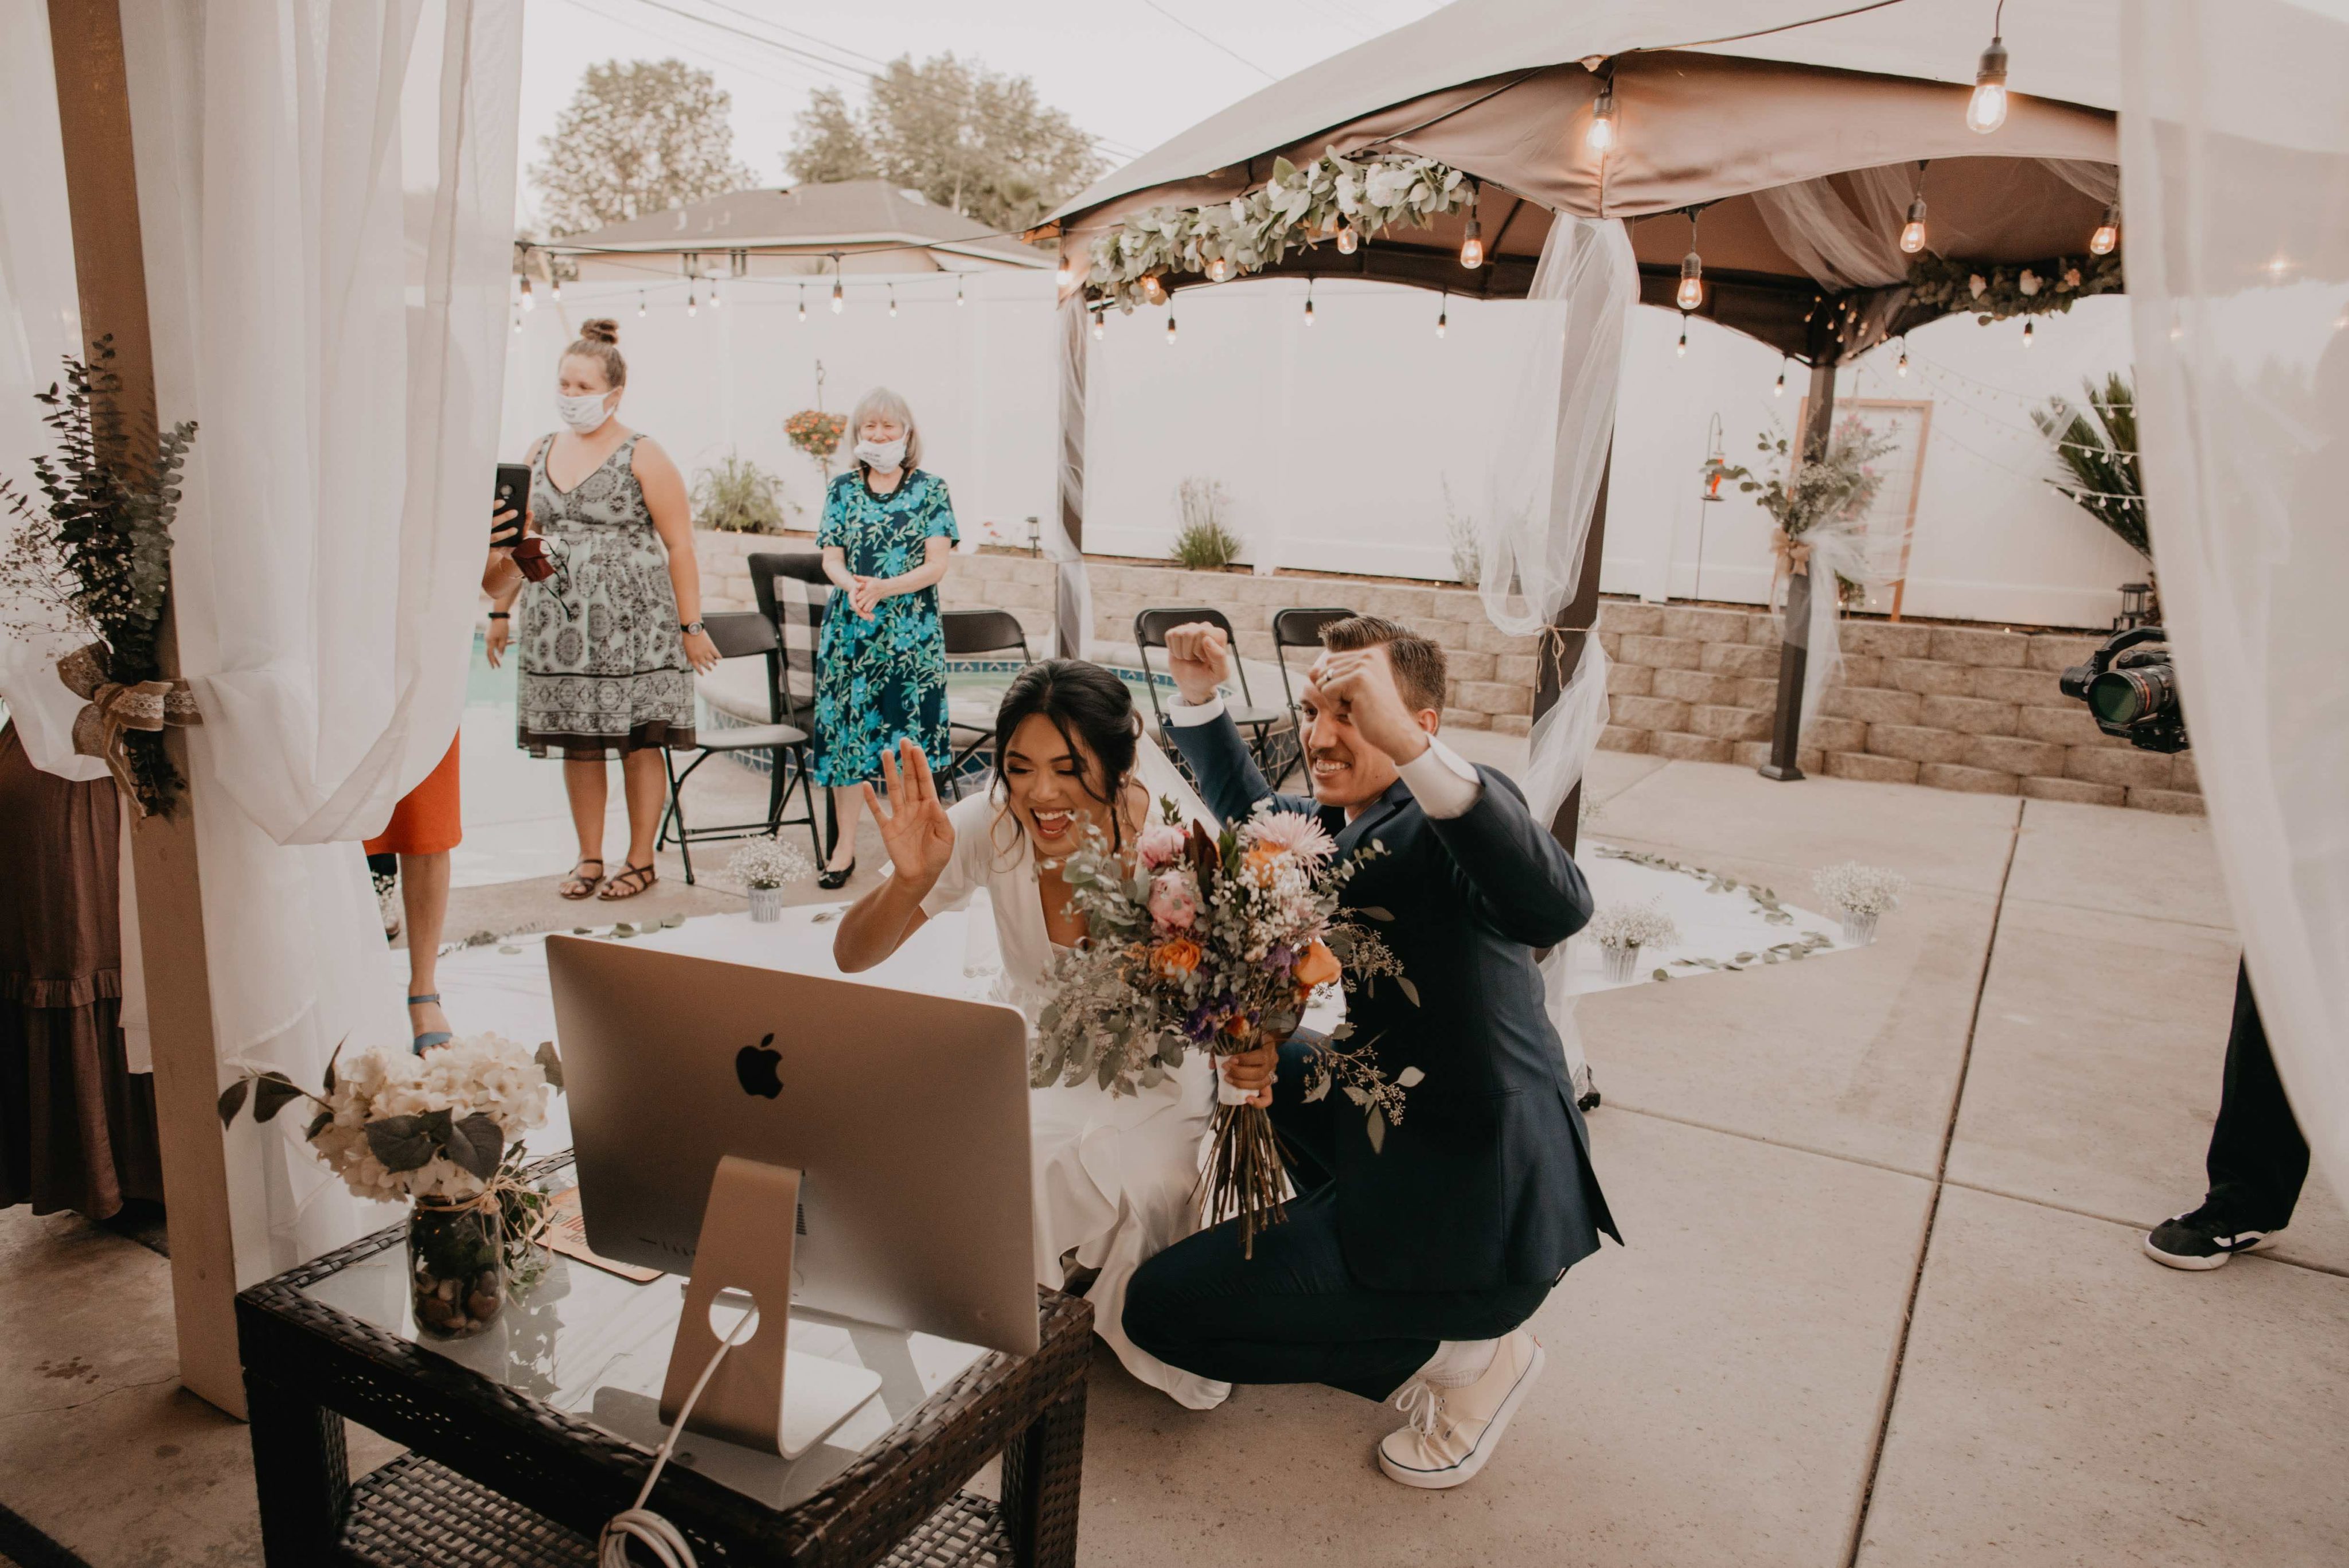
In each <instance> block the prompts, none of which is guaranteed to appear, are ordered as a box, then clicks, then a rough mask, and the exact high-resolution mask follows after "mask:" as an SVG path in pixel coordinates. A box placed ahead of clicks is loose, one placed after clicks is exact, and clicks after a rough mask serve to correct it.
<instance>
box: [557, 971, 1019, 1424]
mask: <svg viewBox="0 0 2349 1568" xmlns="http://www.w3.org/2000/svg"><path fill="white" fill-rule="evenodd" d="M546 964H547V973H548V978H549V981H551V984H552V988H553V992H554V1019H555V1032H556V1038H557V1040H558V1043H559V1044H560V1048H561V1051H562V1054H563V1064H564V1090H565V1094H566V1096H567V1097H568V1099H569V1101H570V1110H571V1126H572V1137H573V1145H574V1154H575V1157H576V1159H577V1168H578V1177H579V1200H580V1212H581V1217H582V1219H583V1220H585V1226H586V1232H587V1244H588V1245H589V1246H590V1247H591V1248H593V1249H594V1250H595V1251H597V1252H599V1253H601V1254H603V1255H604V1256H605V1257H608V1258H612V1259H615V1260H616V1261H619V1262H628V1263H637V1264H643V1265H646V1266H648V1267H653V1268H657V1269H661V1270H663V1271H665V1272H672V1273H693V1274H694V1275H695V1280H694V1287H693V1288H694V1291H695V1292H696V1293H706V1292H708V1291H714V1290H716V1289H719V1288H720V1287H730V1286H748V1285H749V1284H750V1281H748V1280H745V1279H738V1278H731V1277H730V1278H727V1279H711V1280H707V1281H705V1280H703V1279H702V1278H701V1273H702V1272H714V1271H699V1272H697V1271H696V1268H695V1259H696V1250H697V1246H698V1245H700V1244H703V1243H704V1241H705V1240H706V1238H708V1237H710V1236H712V1235H718V1234H724V1235H726V1236H727V1237H729V1238H730V1241H729V1245H730V1247H731V1248H732V1249H733V1251H732V1252H731V1253H730V1257H729V1260H728V1262H727V1264H726V1265H725V1266H726V1268H727V1269H729V1270H730V1271H734V1272H740V1264H741V1262H742V1256H743V1249H744V1247H745V1244H746V1243H747V1244H748V1245H749V1247H750V1251H752V1252H753V1253H754V1254H755V1253H756V1252H758V1251H762V1250H763V1251H766V1252H767V1253H769V1254H770V1255H771V1257H780V1258H787V1259H788V1261H789V1271H790V1282H791V1285H790V1294H791V1301H792V1304H794V1305H798V1306H803V1307H807V1308H810V1309H813V1310H815V1311H819V1312H823V1313H828V1314H834V1315H836V1316H840V1317H844V1318H851V1319H856V1320H860V1321H863V1322H865V1323H872V1324H883V1325H885V1326H888V1327H892V1328H897V1329H904V1330H911V1331H916V1332H920V1333H925V1334H935V1335H937V1336H939V1337H941V1338H945V1339H951V1340H959V1341H961V1342H963V1343H965V1344H969V1345H982V1346H986V1347H988V1348H989V1349H994V1350H1001V1351H1008V1352H1010V1353H1012V1354H1014V1355H1032V1354H1034V1352H1035V1351H1036V1348H1037V1344H1038V1333H1037V1314H1036V1300H1037V1298H1036V1276H1035V1264H1034V1262H1033V1257H1032V1253H1033V1251H1034V1247H1033V1242H1032V1240H1031V1236H1032V1217H1031V1212H1030V1201H1031V1199H1030V1155H1029V1139H1028V1044H1027V1033H1026V1027H1025V1024H1024V1023H1023V1022H1022V1020H1021V1018H1020V1016H1019V1013H1018V1012H1015V1011H1013V1010H1012V1009H1010V1008H1007V1007H1001V1006H998V1005H995V1004H992V1003H987V1002H966V1001H962V1000H959V999H952V998H947V997H939V996H931V995H926V994H922V993H919V992H906V991H897V990H892V989H888V988H885V987H880V986H871V985H860V984H857V983H854V981H845V980H833V979H827V978H824V977H822V976H816V975H808V974H797V973H791V972H788V971H781V970H771V969H763V968H758V967H754V966H750V965H745V964H735V963H724V962H719V961H716V960H711V959H701V958H691V957H688V956H685V955H683V954H679V953H671V952H662V951H658V950H648V949H644V948H636V947H631V946H629V945H627V944H626V943H624V942H618V941H610V940H586V939H582V938H577V937H564V936H554V937H549V938H548V939H547V942H546ZM721 1162H723V1164H724V1166H725V1167H726V1169H727V1172H728V1173H729V1179H730V1180H732V1179H735V1178H739V1177H741V1176H743V1175H745V1174H746V1173H748V1172H750V1171H751V1170H753V1169H755V1170H756V1171H758V1172H760V1173H761V1175H762V1177H763V1175H765V1174H768V1173H779V1174H781V1175H784V1176H788V1175H791V1174H792V1173H796V1193H795V1196H796V1203H795V1205H794V1204H793V1203H792V1199H791V1197H789V1196H787V1194H790V1193H792V1186H791V1185H790V1184H788V1183H782V1184H779V1183H777V1182H775V1181H769V1180H763V1179H761V1180H760V1181H758V1182H754V1183H750V1184H745V1183H743V1182H740V1181H736V1182H735V1185H734V1187H733V1188H732V1189H731V1190H732V1191H734V1192H735V1193H736V1195H737V1202H738V1203H747V1204H748V1205H750V1209H751V1212H750V1214H749V1216H748V1217H747V1218H746V1217H745V1216H744V1215H743V1214H741V1213H739V1212H738V1213H734V1214H732V1215H730V1216H728V1217H727V1218H726V1222H725V1223H724V1225H723V1226H721V1225H720V1216H719V1213H718V1212H717V1210H716V1208H715V1207H714V1203H713V1197H712V1183H713V1179H716V1178H718V1177H719V1173H720V1166H721ZM746 1162H748V1163H746ZM768 1208H774V1209H775V1210H777V1211H776V1212H774V1213H772V1214H771V1215H770V1214H768V1213H767V1212H766V1211H765V1210H767V1209H768ZM706 1209H708V1210H710V1212H709V1216H708V1218H709V1229H708V1230H705V1210H706ZM794 1210H795V1211H794ZM711 1244H714V1243H711ZM758 1261H759V1260H758V1259H757V1258H756V1256H753V1257H752V1258H751V1259H750V1267H751V1268H752V1270H753V1271H754V1272H755V1269H756V1267H757V1264H758ZM688 1299H689V1301H690V1299H691V1298H690V1296H689V1298H688ZM770 1303H771V1297H770ZM693 1315H694V1314H693V1312H692V1311H691V1310H690V1307H689V1308H688V1322H687V1323H686V1324H684V1325H683V1329H684V1331H685V1332H686V1333H695V1332H698V1330H697V1328H696V1325H695V1324H692V1323H691V1322H690V1321H689V1320H690V1319H691V1318H692V1317H693ZM765 1337H766V1336H765V1335H763V1334H757V1333H756V1331H753V1332H752V1338H753V1340H754V1341H755V1340H761V1339H764V1338H765ZM778 1338H780V1336H778ZM687 1343H688V1341H687V1339H686V1338H685V1337H684V1334H681V1335H680V1339H679V1348H680V1352H681V1351H682V1350H683V1349H684V1348H685V1347H686V1345H687ZM708 1343H709V1344H710V1345H713V1346H714V1345H715V1343H716V1342H715V1340H714V1339H712V1340H709V1342H708ZM803 1359H804V1358H802V1357H801V1356H799V1355H792V1357H791V1362H792V1375H791V1376H792V1379H794V1380H798V1379H800V1378H801V1376H802V1360H803ZM677 1365H678V1363H673V1364H672V1372H673V1373H674V1372H675V1369H676V1366H677ZM698 1367H699V1360H698V1358H697V1359H696V1360H695V1363H694V1368H693V1369H694V1370H697V1371H698ZM807 1370H808V1371H809V1372H810V1373H811V1374H813V1373H815V1372H818V1371H822V1370H824V1369H816V1368H809V1369H807ZM778 1373H779V1375H780V1368H778ZM826 1375H829V1374H828V1371H827V1372H826ZM811 1392H812V1390H811ZM794 1402H796V1397H795V1400H794ZM843 1414H844V1412H843ZM697 1424H698V1423H697ZM784 1425H785V1426H786V1427H792V1426H799V1427H801V1428H802V1432H801V1436H802V1438H805V1436H806V1430H807V1429H806V1428H805V1427H804V1424H803V1423H800V1422H795V1421H793V1420H792V1419H791V1418H790V1412H789V1411H788V1410H787V1411H786V1413H785V1420H784ZM819 1435H820V1434H819ZM791 1446H792V1445H791V1444H790V1443H789V1442H786V1443H785V1444H784V1449H785V1451H786V1452H789V1451H790V1450H791Z"/></svg>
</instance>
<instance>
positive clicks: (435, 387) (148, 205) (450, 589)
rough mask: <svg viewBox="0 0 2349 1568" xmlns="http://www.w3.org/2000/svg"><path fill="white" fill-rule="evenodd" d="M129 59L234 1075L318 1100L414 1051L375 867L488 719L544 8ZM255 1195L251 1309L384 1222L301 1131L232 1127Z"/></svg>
mask: <svg viewBox="0 0 2349 1568" xmlns="http://www.w3.org/2000/svg"><path fill="white" fill-rule="evenodd" d="M123 32H124V44H125V56H126V61H127V64H128V67H129V86H130V96H131V112H132V125H133V132H134V137H135V140H136V143H137V146H136V157H137V163H138V176H139V196H140V223H141V227H142V231H143V239H144V243H145V246H146V253H147V254H146V261H147V275H148V279H149V303H150V319H151V326H152V329H153V335H154V341H155V353H156V379H157V395H158V400H159V402H160V406H161V410H162V417H163V418H164V419H165V420H166V421H174V420H181V419H194V420H196V421H199V422H200V424H201V427H202V429H201V431H200V433H199V435H198V437H197V440H196V445H195V449H194V452H193V455H192V458H191V462H190V464H189V469H188V473H187V478H186V482H185V483H184V485H183V487H182V488H183V490H184V492H185V499H184V501H183V503H182V504H181V513H180V517H179V521H178V524H177V525H176V529H175V549H174V556H173V581H174V592H175V613H176V617H177V621H178V628H179V640H180V654H181V665H182V667H183V670H184V671H185V673H186V674H187V675H188V677H189V678H190V680H191V684H192V685H193V686H194V688H195V690H196V692H197V696H198V700H199V702H200V704H201V706H202V711H203V714H204V722H203V724H202V727H201V728H199V729H197V730H195V731H192V732H191V744H190V750H191V766H192V772H193V775H194V776H193V780H192V794H193V797H194V801H195V812H196V830H197V840H198V853H199V856H200V860H201V865H202V880H203V893H204V909H205V920H204V924H205V929H206V937H207V943H208V946H209V950H210V967H211V971H212V1002H213V1012H214V1017H213V1026H214V1035H215V1044H216V1048H217V1051H218V1054H219V1057H220V1061H221V1064H222V1073H223V1075H226V1074H229V1073H232V1072H233V1071H234V1070H236V1068H238V1067H239V1066H241V1065H259V1064H267V1065H272V1066H275V1067H278V1068H281V1069H283V1070H284V1071H285V1072H287V1073H288V1074H290V1075H292V1076H293V1077H294V1078H295V1080H296V1081H297V1082H315V1081H316V1078H317V1076H318V1075H319V1073H320V1071H321V1070H322V1069H323V1067H324V1065H325V1063H326V1057H327V1055H328V1054H329V1053H330V1052H331V1051H333V1050H334V1048H335V1047H336V1044H337V1043H339V1042H342V1041H344V1040H346V1039H347V1040H348V1041H349V1043H350V1047H351V1048H352V1049H354V1050H357V1049H364V1048H367V1047H371V1046H378V1045H380V1046H389V1047H392V1048H395V1049H397V1048H399V1047H401V1046H403V1045H404V1044H405V1043H406V1040H407V1034H408V1031H407V1023H406V1018H405V1016H404V1014H403V1013H402V1012H401V1011H400V1009H399V1008H398V999H397V996H396V994H393V993H389V992H386V991H385V989H384V988H383V986H382V985H381V982H380V970H381V965H382V955H383V935H382V929H381V926H380V924H379V923H378V915H377V910H376V905H375V898H374V896H373V893H372V891H371V889H370V887H369V885H368V881H367V874H366V866H365V862H364V860H363V859H362V857H361V855H360V852H359V848H358V846H357V843H356V842H354V841H355V840H357V839H358V838H360V837H362V836H366V835H367V834H368V833H371V832H374V831H377V830H378V829H380V828H381V826H383V824H384V822H385V820H386V819H387V818H388V816H389V815H390V812H391V808H392V806H393V805H394V804H395V803H396V802H397V801H398V798H399V796H400V795H401V794H403V793H405V792H406V791H407V790H408V789H409V787H410V786H412V785H413V784H416V783H417V782H418V781H419V780H420V779H421V778H422V777H423V776H424V775H425V774H427V773H429V771H430V770H431V769H432V767H433V766H434V765H435V764H436V763H439V761H440V758H441V756H442V754H443V753H445V752H446V750H447V749H448V746H449V744H450V740H451V738H452V737H453V736H454V734H455V733H456V729H457V721H458V716H459V713H460V709H461V705H462V702H463V688H464V671H465V666H466V660H467V658H468V655H469V652H470V648H471V637H470V624H471V616H472V611H473V605H474V597H475V593H476V587H477V584H478V582H479V578H480V575H481V564H482V559H483V553H484V549H485V545H486V540H487V523H488V516H487V512H486V501H487V495H488V477H489V474H490V471H491V469H492V465H493V464H494V462H495V452H494V443H495V440H496V433H497V419H496V410H497V408H498V403H499V396H500V387H501V383H502V375H503V369H504V353H505V341H506V337H507V331H506V324H505V302H506V290H507V286H508V285H507V273H508V267H509V257H510V245H511V242H512V213H513V196H514V190H513V182H514V158H515V139H516V123H517V119H518V112H519V111H518V104H519V91H520V79H521V41H522V40H521V32H522V17H521V8H520V7H519V6H515V5H501V4H480V5H476V4H474V3H473V0H431V3H429V4H428V3H427V0H336V3H333V4H329V3H327V0H297V3H295V4H291V5H274V6H252V5H233V4H206V5H190V4H185V3H182V0H126V3H125V5H124V6H123ZM403 98H406V99H408V100H409V101H408V104H407V106H406V107H407V109H408V110H409V113H408V116H407V119H408V123H407V124H406V125H403V113H402V111H403V101H402V100H403ZM404 153H405V154H407V155H408V157H409V162H410V166H409V168H408V169H407V170H406V179H405V181H404V180H403V154H404ZM404 185H405V186H406V187H407V188H408V189H409V190H412V191H416V192H424V193H427V194H428V196H429V200H423V201H419V202H414V203H404V202H403V195H404V191H403V186H404ZM404 205H406V206H408V207H409V209H410V210H411V211H412V212H413V213H414V214H415V218H416V221H417V222H418V223H419V226H420V227H421V230H422V232H420V233H419V234H414V235H404V234H403V223H404V218H403V207H404ZM404 241H407V242H409V243H412V244H413V248H415V249H416V250H417V251H419V253H420V254H421V255H422V257H423V280H422V286H421V288H420V289H412V288H411V287H410V286H409V283H408V282H407V279H406V277H405V276H404V269H405V267H406V265H407V262H406V252H407V249H408V248H409V247H408V245H407V244H404ZM229 1167H230V1172H231V1194H230V1199H231V1210H232V1214H233V1221H234V1227H233V1228H234V1233H235V1246H236V1256H237V1273H238V1281H239V1282H240V1283H244V1282H250V1281H251V1280H252V1279H254V1278H256V1277H260V1276H263V1275H265V1274H267V1273H269V1272H274V1271H276V1270H278V1269H282V1268H284V1267H285V1266H287V1265H288V1264H289V1263H291V1262H294V1261H295V1260H296V1259H298V1258H301V1257H307V1256H310V1255H312V1254H314V1253H315V1252H316V1251H318V1250H320V1249H321V1248H323V1247H327V1246H332V1245H334V1244H336V1242H338V1241H342V1240H344V1239H346V1238H347V1236H348V1235H350V1234H351V1233H353V1232H354V1231H356V1230H357V1228H358V1227H359V1226H360V1225H361V1224H362V1223H364V1222H365V1217H363V1216H362V1215H361V1214H360V1213H359V1212H358V1210H357V1205H356V1202H355V1200H353V1199H348V1198H347V1196H346V1195H345V1194H344V1193H343V1192H342V1190H341V1189H340V1186H339V1184H337V1183H334V1182H333V1181H332V1179H331V1178H329V1177H328V1176H327V1175H326V1172H325V1171H324V1170H323V1168H320V1167H319V1166H318V1164H317V1163H316V1161H315V1160H313V1159H311V1158H309V1157H308V1155H307V1153H306V1151H305V1150H302V1149H300V1148H299V1147H296V1145H295V1142H294V1140H293V1137H292V1135H291V1134H290V1133H289V1132H288V1131H287V1129H286V1127H285V1125H284V1124H283V1123H280V1124H274V1125H272V1126H271V1127H264V1128H254V1127H251V1126H250V1124H249V1123H246V1122H240V1123H239V1124H238V1127H237V1128H236V1129H235V1131H233V1133H232V1134H231V1139H230V1161H229Z"/></svg>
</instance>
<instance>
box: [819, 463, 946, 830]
mask: <svg viewBox="0 0 2349 1568" xmlns="http://www.w3.org/2000/svg"><path fill="white" fill-rule="evenodd" d="M961 537H962V535H961V534H960V533H959V532H958V531H957V529H956V527H955V517H954V506H953V504H952V503H951V502H949V501H948V500H947V484H946V481H945V480H943V479H940V478H939V477H938V476H937V475H936V474H934V473H928V472H924V471H923V470H921V469H918V468H917V469H915V470H913V471H912V472H908V473H907V474H906V475H905V478H904V479H903V480H901V481H899V482H898V485H897V488H896V489H895V490H894V491H892V492H890V493H888V494H886V495H876V494H875V493H874V492H873V490H872V487H871V486H869V485H867V484H866V483H864V468H863V466H862V465H859V466H857V467H854V468H852V469H850V470H849V472H846V473H843V474H842V475H841V476H840V477H839V478H838V479H835V480H833V482H832V489H831V490H830V492H829V493H826V494H825V496H824V502H823V526H822V528H821V529H820V530H819V531H818V533H817V535H816V543H817V544H818V545H823V547H825V548H827V549H829V548H831V547H833V546H835V545H837V546H838V547H839V548H840V549H841V550H842V551H843V552H844V553H845V554H846V556H847V562H848V569H849V570H850V571H851V572H853V573H854V574H855V575H857V576H862V577H896V576H904V575H905V573H907V572H910V571H912V570H913V569H914V568H915V567H916V566H920V565H921V564H922V556H923V552H924V550H925V548H926V545H925V541H926V540H930V539H945V540H948V541H957V540H959V539H960V538H961ZM908 735H910V736H912V737H913V738H914V742H915V743H916V745H918V746H920V747H921V748H922V750H923V751H924V752H926V753H928V754H929V755H930V757H931V758H932V759H933V760H936V759H940V758H944V757H947V756H949V755H951V754H952V750H951V748H950V747H949V745H948V743H947V640H946V634H945V632H944V631H942V630H941V629H940V628H939V626H938V590H937V589H936V587H926V588H924V589H922V590H921V591H920V592H918V593H911V594H897V595H895V596H894V597H889V598H885V599H883V600H882V601H881V602H880V603H879V604H878V605H875V606H874V608H873V618H872V619H871V620H866V619H865V618H864V617H862V616H860V615H858V614H857V613H856V612H855V610H854V609H852V608H851V607H849V602H848V595H847V594H846V593H845V592H843V590H841V589H839V588H834V589H833V590H832V597H831V598H830V599H829V600H827V601H826V602H825V605H824V611H823V639H822V640H821V641H819V642H818V644H817V649H816V682H815V782H816V783H818V784H825V785H839V784H862V783H864V781H866V780H867V779H877V778H879V777H880V776H881V753H883V752H885V751H887V750H889V749H891V748H893V747H895V745H896V744H897V742H899V741H900V740H902V739H903V738H905V736H908Z"/></svg>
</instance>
